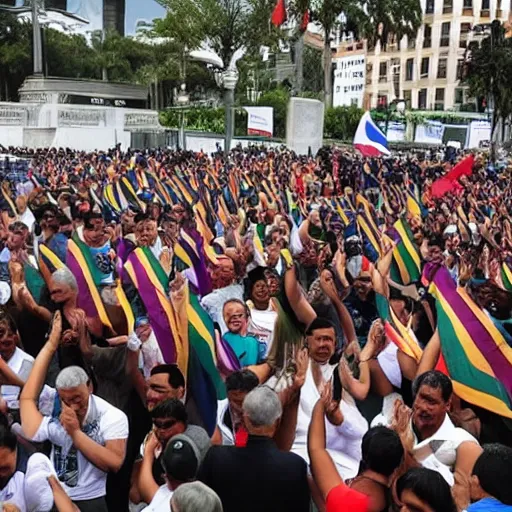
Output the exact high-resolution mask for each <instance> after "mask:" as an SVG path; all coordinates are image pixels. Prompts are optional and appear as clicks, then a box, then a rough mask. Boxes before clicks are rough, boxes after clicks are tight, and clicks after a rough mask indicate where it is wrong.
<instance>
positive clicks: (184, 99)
mask: <svg viewBox="0 0 512 512" xmlns="http://www.w3.org/2000/svg"><path fill="white" fill-rule="evenodd" d="M176 103H177V104H178V107H179V108H180V129H179V132H178V149H183V150H186V149H187V138H186V137H185V121H186V115H187V112H186V109H187V106H188V104H189V103H190V96H189V94H188V92H187V84H185V83H182V84H181V86H180V90H179V92H178V97H177V99H176Z"/></svg>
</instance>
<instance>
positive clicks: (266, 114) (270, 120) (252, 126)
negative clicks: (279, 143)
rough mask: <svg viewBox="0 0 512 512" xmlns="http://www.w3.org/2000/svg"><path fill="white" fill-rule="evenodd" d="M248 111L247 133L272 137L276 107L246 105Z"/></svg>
mask: <svg viewBox="0 0 512 512" xmlns="http://www.w3.org/2000/svg"><path fill="white" fill-rule="evenodd" d="M244 109H245V110H246V112H247V135H259V136H261V137H272V134H273V133H274V109H273V108H272V107H244Z"/></svg>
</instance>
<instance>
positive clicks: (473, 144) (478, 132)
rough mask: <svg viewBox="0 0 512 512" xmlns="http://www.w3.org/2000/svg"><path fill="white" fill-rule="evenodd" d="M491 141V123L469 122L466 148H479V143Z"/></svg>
mask: <svg viewBox="0 0 512 512" xmlns="http://www.w3.org/2000/svg"><path fill="white" fill-rule="evenodd" d="M490 139H491V123H490V122H489V121H471V124H470V125H469V137H468V144H467V147H468V148H479V147H480V143H481V142H486V143H488V142H489V140H490Z"/></svg>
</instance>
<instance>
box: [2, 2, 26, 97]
mask: <svg viewBox="0 0 512 512" xmlns="http://www.w3.org/2000/svg"><path fill="white" fill-rule="evenodd" d="M31 34H32V25H30V24H29V23H21V22H19V21H18V19H17V18H16V16H14V15H12V14H10V13H8V12H2V15H1V16H0V99H2V98H3V99H4V100H5V101H12V100H16V99H17V98H18V96H17V94H18V89H19V87H20V86H21V84H22V83H23V80H24V79H25V77H26V76H27V75H29V74H30V73H31V69H32V46H31V44H30V41H31V37H32V36H31Z"/></svg>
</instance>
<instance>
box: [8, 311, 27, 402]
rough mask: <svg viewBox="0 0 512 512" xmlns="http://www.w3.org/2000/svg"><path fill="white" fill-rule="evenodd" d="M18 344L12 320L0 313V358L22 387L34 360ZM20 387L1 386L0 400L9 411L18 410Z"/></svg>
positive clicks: (16, 331)
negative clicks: (0, 397) (0, 398)
mask: <svg viewBox="0 0 512 512" xmlns="http://www.w3.org/2000/svg"><path fill="white" fill-rule="evenodd" d="M18 344H19V336H18V330H17V327H16V324H15V323H14V320H13V319H12V317H11V316H10V315H9V313H7V312H6V311H0V357H1V358H2V360H3V361H5V362H6V363H7V366H8V367H9V369H10V370H11V371H12V372H13V373H14V374H15V375H16V377H17V379H18V380H19V381H20V382H19V384H20V385H21V386H22V385H23V383H24V382H26V380H27V378H28V376H29V375H30V371H31V370H32V366H33V364H34V358H33V357H32V356H30V355H29V354H27V353H26V352H24V351H23V350H21V348H19V347H18ZM20 385H3V386H2V387H1V388H0V389H1V394H2V398H3V399H4V400H5V401H6V403H7V406H8V407H9V409H17V410H19V395H20V391H21V387H20Z"/></svg>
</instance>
